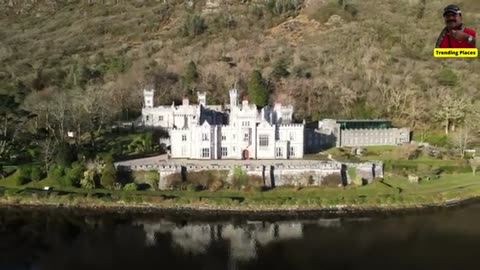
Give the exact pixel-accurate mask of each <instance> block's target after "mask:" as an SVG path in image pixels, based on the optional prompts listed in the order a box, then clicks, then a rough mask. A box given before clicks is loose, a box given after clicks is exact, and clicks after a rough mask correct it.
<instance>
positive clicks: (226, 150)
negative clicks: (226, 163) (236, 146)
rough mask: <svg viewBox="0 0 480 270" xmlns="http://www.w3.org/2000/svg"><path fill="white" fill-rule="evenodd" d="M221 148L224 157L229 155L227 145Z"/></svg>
mask: <svg viewBox="0 0 480 270" xmlns="http://www.w3.org/2000/svg"><path fill="white" fill-rule="evenodd" d="M221 150H222V157H226V156H228V148H227V147H222V148H221Z"/></svg>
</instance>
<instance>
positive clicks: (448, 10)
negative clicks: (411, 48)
mask: <svg viewBox="0 0 480 270" xmlns="http://www.w3.org/2000/svg"><path fill="white" fill-rule="evenodd" d="M443 19H444V21H445V27H444V28H443V30H442V32H441V33H440V35H439V37H438V39H437V42H436V44H435V50H434V56H435V57H477V56H478V49H477V48H476V36H477V35H476V32H475V30H473V29H472V28H468V27H466V26H465V25H464V24H463V22H462V19H463V18H462V11H461V10H460V7H458V6H457V5H449V6H447V7H445V8H444V10H443Z"/></svg>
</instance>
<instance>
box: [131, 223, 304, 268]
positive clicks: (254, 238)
mask: <svg viewBox="0 0 480 270" xmlns="http://www.w3.org/2000/svg"><path fill="white" fill-rule="evenodd" d="M134 224H135V225H140V226H143V229H144V231H145V235H146V237H145V243H146V244H147V245H149V246H151V245H155V244H156V243H157V238H156V235H157V234H165V233H168V234H170V235H171V237H172V241H173V243H172V244H173V245H174V246H179V247H181V248H182V249H183V250H184V251H186V252H189V253H193V254H196V255H198V254H202V253H205V252H206V251H207V249H208V247H209V246H211V245H212V243H214V242H216V241H221V240H223V241H228V243H229V250H228V254H230V259H231V260H234V261H242V260H243V261H247V260H251V259H254V258H256V256H257V254H256V249H257V246H258V245H261V246H265V245H267V244H269V243H270V242H273V241H275V240H287V239H294V238H302V236H303V230H302V229H303V225H302V223H300V222H276V223H269V222H262V221H256V222H252V221H248V222H247V223H246V224H242V225H233V224H228V223H219V224H188V225H184V226H182V225H178V224H175V223H173V222H170V221H166V220H161V221H159V222H149V221H137V222H135V223H134Z"/></svg>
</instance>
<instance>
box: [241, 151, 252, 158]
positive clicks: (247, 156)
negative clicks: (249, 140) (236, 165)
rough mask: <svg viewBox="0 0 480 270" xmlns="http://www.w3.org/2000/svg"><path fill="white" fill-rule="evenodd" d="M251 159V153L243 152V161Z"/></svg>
mask: <svg viewBox="0 0 480 270" xmlns="http://www.w3.org/2000/svg"><path fill="white" fill-rule="evenodd" d="M249 158H250V152H248V150H247V149H245V150H243V152H242V159H249Z"/></svg>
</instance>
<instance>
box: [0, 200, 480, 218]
mask: <svg viewBox="0 0 480 270" xmlns="http://www.w3.org/2000/svg"><path fill="white" fill-rule="evenodd" d="M476 202H480V196H474V197H468V198H456V199H450V200H446V201H443V202H437V203H423V204H422V203H419V204H403V205H401V204H392V205H387V204H380V205H374V206H373V205H332V206H319V207H311V206H298V207H292V206H286V207H281V206H280V207H278V206H276V207H275V206H255V207H251V206H214V205H205V204H185V205H168V204H165V205H162V204H151V203H140V204H139V203H123V202H114V203H101V204H95V203H87V204H69V203H61V202H47V201H42V200H36V201H32V200H30V201H21V200H20V201H16V202H11V201H10V200H8V199H7V200H5V199H0V209H17V210H40V211H56V210H58V211H62V212H65V211H70V212H72V211H73V212H75V213H78V214H81V213H85V214H110V215H140V216H144V215H147V216H158V215H160V216H162V215H168V216H172V215H173V217H174V218H175V217H177V218H182V217H201V218H212V217H216V218H225V217H253V218H301V217H318V218H322V217H332V218H333V217H355V216H359V217H368V216H389V215H401V214H409V213H425V212H429V211H438V210H444V209H451V208H454V207H461V206H465V205H469V204H473V203H476Z"/></svg>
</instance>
